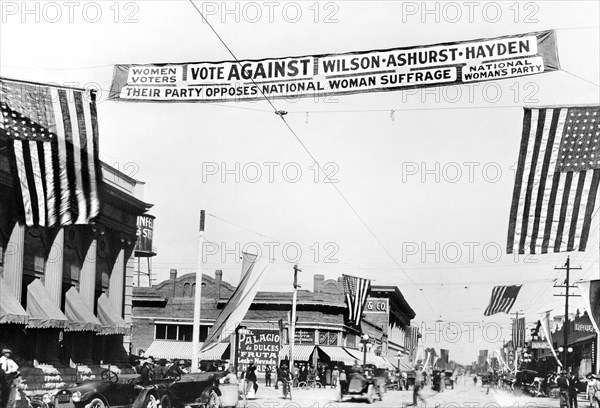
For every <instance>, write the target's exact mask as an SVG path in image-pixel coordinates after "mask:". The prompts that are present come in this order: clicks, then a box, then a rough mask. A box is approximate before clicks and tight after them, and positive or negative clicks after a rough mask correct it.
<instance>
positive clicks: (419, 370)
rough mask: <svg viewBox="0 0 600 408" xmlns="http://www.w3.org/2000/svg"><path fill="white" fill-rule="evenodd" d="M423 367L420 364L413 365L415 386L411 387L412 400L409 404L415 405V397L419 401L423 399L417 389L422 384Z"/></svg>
mask: <svg viewBox="0 0 600 408" xmlns="http://www.w3.org/2000/svg"><path fill="white" fill-rule="evenodd" d="M423 381H424V379H423V367H421V366H420V365H418V366H416V367H415V386H414V387H413V402H412V404H410V405H417V398H418V399H420V400H421V401H425V399H424V398H423V397H422V396H421V394H419V390H420V389H421V387H422V386H423Z"/></svg>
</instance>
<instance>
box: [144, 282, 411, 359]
mask: <svg viewBox="0 0 600 408" xmlns="http://www.w3.org/2000/svg"><path fill="white" fill-rule="evenodd" d="M222 277H223V274H222V272H221V271H220V270H217V271H216V272H215V275H214V277H210V276H208V275H203V281H202V305H201V330H200V341H201V342H202V341H204V340H205V339H206V336H207V333H208V331H209V330H210V327H211V326H212V324H213V323H214V321H215V319H216V317H217V316H218V314H219V313H220V311H221V310H222V309H223V307H224V306H225V304H226V303H227V301H228V300H229V297H230V296H231V294H232V293H233V291H234V290H235V287H234V286H233V285H231V284H229V283H227V282H225V281H223V279H222ZM195 290H196V288H195V275H194V274H186V275H183V276H181V277H177V271H176V270H171V276H170V279H169V280H167V281H164V282H161V283H159V284H157V285H154V286H152V287H151V288H134V290H133V335H132V347H133V351H134V352H135V353H141V352H144V353H146V355H152V356H153V357H155V358H188V359H189V358H190V357H191V339H192V338H191V336H192V320H193V306H194V293H195ZM368 302H371V305H370V306H369V305H367V307H366V310H365V313H364V318H363V320H362V325H361V330H358V329H357V328H355V327H352V326H351V325H349V324H348V322H347V320H346V319H347V306H346V302H345V296H344V290H343V286H342V282H341V278H339V279H338V280H331V279H328V280H325V278H324V276H323V275H318V274H317V275H315V276H314V282H313V291H312V292H311V291H309V290H299V291H298V301H297V322H296V337H295V339H296V340H295V348H294V350H295V351H294V360H295V361H298V362H304V363H307V364H309V363H310V364H316V363H318V362H321V363H325V362H343V363H345V364H350V365H351V364H352V363H353V362H354V361H355V360H359V362H361V363H362V359H363V353H362V351H361V347H362V344H361V342H360V340H361V339H360V335H361V334H362V333H366V334H368V335H369V337H370V339H369V344H368V346H367V347H368V356H369V359H370V360H371V361H372V362H373V363H378V364H380V365H388V366H390V367H391V366H392V365H393V366H395V365H397V360H398V358H399V355H398V352H400V353H401V354H405V355H406V356H407V358H406V362H408V356H409V351H410V350H411V348H413V347H416V341H417V335H418V331H417V330H416V328H411V327H410V321H411V319H413V318H414V317H415V312H414V311H413V310H412V309H411V308H410V306H409V305H408V303H407V302H406V300H405V299H404V297H403V296H402V294H401V292H400V290H399V289H398V288H396V287H392V286H373V287H372V289H371V294H370V296H369V299H368ZM291 305H292V292H291V291H290V292H269V291H263V292H258V293H257V295H256V297H255V299H254V301H253V303H252V305H251V307H250V309H249V311H248V313H247V314H246V316H245V317H244V319H243V321H242V322H240V325H242V326H244V327H246V328H249V329H257V330H258V329H267V330H276V331H279V329H280V328H281V329H283V331H282V332H281V333H282V336H283V338H282V342H281V350H280V352H279V359H280V360H285V359H287V358H289V347H288V344H289V339H288V338H287V337H288V336H287V333H288V328H289V321H288V320H289V318H290V317H289V316H290V312H291ZM369 308H371V309H370V310H369ZM280 320H282V322H281V324H282V325H281V327H280V324H279V323H280V322H279V321H280ZM361 331H362V333H361ZM232 356H233V354H232V352H231V347H230V345H229V344H228V343H225V344H222V345H220V347H216V348H215V349H213V350H212V351H210V352H209V353H208V354H206V355H202V356H201V359H203V360H215V359H230V357H232Z"/></svg>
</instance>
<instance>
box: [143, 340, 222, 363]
mask: <svg viewBox="0 0 600 408" xmlns="http://www.w3.org/2000/svg"><path fill="white" fill-rule="evenodd" d="M200 347H202V343H200ZM228 347H229V343H217V344H216V345H215V346H214V347H212V348H210V349H209V350H206V351H204V352H202V353H200V355H199V356H198V358H199V359H200V360H207V361H214V360H223V359H225V360H228V359H229V353H228V352H227V348H228ZM144 354H145V355H147V356H152V357H154V358H155V359H156V358H166V359H184V360H189V359H191V358H192V342H191V341H177V340H154V341H153V342H152V344H150V347H148V350H146V351H145V352H144ZM223 357H225V358H223Z"/></svg>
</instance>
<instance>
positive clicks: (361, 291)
mask: <svg viewBox="0 0 600 408" xmlns="http://www.w3.org/2000/svg"><path fill="white" fill-rule="evenodd" d="M342 278H343V279H342V282H343V284H344V292H345V293H346V302H347V303H348V320H349V321H350V322H352V323H354V324H355V325H356V326H358V325H360V319H361V317H362V312H363V309H364V307H365V303H366V302H367V294H368V293H369V289H370V288H371V280H370V279H362V278H357V277H355V276H350V275H342Z"/></svg>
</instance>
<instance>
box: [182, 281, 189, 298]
mask: <svg viewBox="0 0 600 408" xmlns="http://www.w3.org/2000/svg"><path fill="white" fill-rule="evenodd" d="M189 296H190V284H189V282H186V283H184V284H183V297H189Z"/></svg>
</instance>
